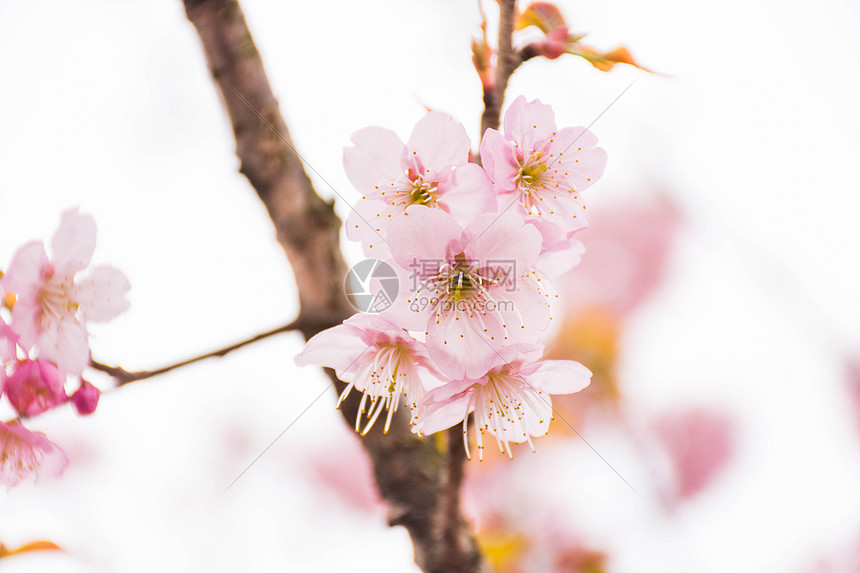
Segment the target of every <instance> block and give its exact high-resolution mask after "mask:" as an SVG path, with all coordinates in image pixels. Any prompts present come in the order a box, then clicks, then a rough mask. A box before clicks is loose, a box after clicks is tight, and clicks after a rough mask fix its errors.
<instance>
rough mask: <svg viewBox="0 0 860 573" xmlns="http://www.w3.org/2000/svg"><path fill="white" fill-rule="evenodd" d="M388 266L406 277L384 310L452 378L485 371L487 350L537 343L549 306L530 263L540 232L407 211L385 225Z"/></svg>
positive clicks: (500, 221) (499, 221) (505, 222)
mask: <svg viewBox="0 0 860 573" xmlns="http://www.w3.org/2000/svg"><path fill="white" fill-rule="evenodd" d="M388 241H389V245H390V247H391V253H392V256H393V257H394V261H395V262H396V263H397V265H398V266H399V267H400V268H401V269H402V270H404V271H406V272H408V273H410V275H409V276H408V277H406V278H405V279H404V280H403V281H402V282H405V283H406V284H405V285H404V284H401V291H402V290H403V289H404V287H405V288H406V289H407V290H408V293H406V294H402V295H401V296H399V297H398V298H397V300H396V301H395V303H394V304H393V305H392V306H391V307H390V308H389V309H387V310H386V311H385V313H384V314H385V315H386V316H387V317H388V318H389V319H390V320H392V321H394V322H395V323H397V324H398V325H400V326H402V327H404V328H407V329H410V330H417V331H422V332H424V333H425V335H426V342H427V348H428V350H429V351H430V353H431V355H432V356H433V360H434V361H435V362H436V364H437V365H438V366H439V368H440V369H441V370H442V372H444V373H445V374H446V375H447V376H450V377H452V378H461V377H476V376H481V375H483V374H484V373H485V372H486V370H487V363H488V361H491V360H492V357H493V355H494V353H495V351H494V349H496V348H498V347H500V346H501V345H502V344H505V343H510V342H536V341H537V336H538V332H540V331H542V330H544V329H546V328H547V326H548V325H549V319H550V317H549V304H548V302H547V295H545V294H544V292H543V290H542V288H541V279H540V278H539V277H537V276H536V274H535V272H534V265H535V262H536V260H537V258H538V255H539V254H540V252H541V236H540V233H539V232H538V231H537V230H536V229H535V228H534V227H533V226H532V225H526V224H524V222H523V220H522V219H521V218H519V217H517V216H515V215H513V214H510V213H502V214H495V213H487V214H484V215H482V216H480V217H478V218H477V219H475V220H474V221H473V222H472V223H471V224H469V225H468V226H466V228H465V229H464V228H462V227H460V225H458V224H457V222H456V221H454V219H453V217H451V216H450V215H448V214H447V213H445V212H443V211H440V210H431V209H423V208H420V207H410V208H408V209H407V210H406V212H405V216H404V217H401V218H400V219H398V220H397V221H394V222H392V223H391V225H390V226H389V230H388Z"/></svg>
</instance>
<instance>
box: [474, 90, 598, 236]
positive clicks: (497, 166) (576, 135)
mask: <svg viewBox="0 0 860 573" xmlns="http://www.w3.org/2000/svg"><path fill="white" fill-rule="evenodd" d="M504 129H505V133H504V135H503V134H502V133H500V132H498V131H496V130H494V129H488V130H487V131H486V132H485V133H484V138H483V140H482V141H481V161H482V162H483V165H484V169H486V172H487V174H488V175H489V177H490V179H491V180H492V182H493V184H494V187H495V191H496V193H498V195H499V208H500V209H506V208H507V207H508V206H512V208H511V210H513V211H515V212H518V213H520V214H522V215H538V216H541V217H550V218H554V219H557V220H559V221H561V224H562V225H564V226H565V227H568V226H573V227H579V226H581V221H580V220H581V219H582V218H583V217H584V209H585V206H584V205H583V204H582V200H581V198H580V195H579V194H580V193H581V192H582V191H584V190H585V189H587V188H588V187H589V186H590V185H592V184H593V183H594V182H595V181H597V180H598V179H599V178H600V176H601V175H603V171H604V169H605V168H606V152H605V151H604V150H603V149H602V148H600V147H597V137H596V136H595V135H594V134H593V133H591V132H590V131H588V130H587V129H585V128H584V127H567V128H564V129H560V130H559V129H557V128H556V124H555V113H554V112H553V111H552V108H551V107H550V106H548V105H546V104H543V103H541V102H540V101H539V100H534V101H530V102H527V101H526V99H525V98H524V97H523V96H520V97H518V98H517V99H516V100H514V102H513V103H512V104H511V107H510V108H509V109H508V111H507V113H506V114H505V121H504Z"/></svg>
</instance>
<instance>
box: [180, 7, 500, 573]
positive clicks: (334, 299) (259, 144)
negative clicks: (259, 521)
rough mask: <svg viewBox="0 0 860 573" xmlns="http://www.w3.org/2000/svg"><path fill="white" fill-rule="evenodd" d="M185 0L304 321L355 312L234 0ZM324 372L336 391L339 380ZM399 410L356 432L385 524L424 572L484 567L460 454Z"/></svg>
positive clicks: (320, 325)
mask: <svg viewBox="0 0 860 573" xmlns="http://www.w3.org/2000/svg"><path fill="white" fill-rule="evenodd" d="M183 1H184V3H185V10H186V13H187V15H188V19H189V20H190V21H191V23H192V24H193V25H194V27H195V28H196V30H197V33H198V35H199V36H200V40H201V42H202V44H203V49H204V52H205V54H206V59H207V61H208V63H209V67H210V71H211V73H212V77H213V78H214V80H215V84H216V86H217V87H218V89H219V91H220V92H221V95H222V97H223V99H224V104H225V106H226V108H227V113H228V115H229V118H230V122H231V124H232V127H233V133H234V136H235V138H236V154H237V155H238V156H239V159H240V160H241V172H242V173H243V174H244V175H245V176H246V177H247V178H248V181H249V182H250V183H251V185H252V186H253V187H254V189H255V190H256V192H257V195H258V196H259V198H260V200H261V201H262V202H263V204H264V205H265V206H266V209H267V210H268V212H269V216H270V217H271V219H272V223H273V224H274V226H275V230H276V233H277V237H278V241H279V242H280V244H281V246H282V248H283V249H284V252H285V253H286V255H287V258H288V259H289V261H290V263H291V265H292V268H293V273H294V275H295V279H296V284H297V287H298V291H299V298H300V308H301V311H300V313H299V319H300V320H307V323H306V324H308V325H311V324H313V325H314V326H313V327H310V326H308V327H307V328H305V329H303V330H302V332H303V334H304V335H305V337H306V338H307V337H310V336H312V335H313V334H315V333H316V332H319V331H320V330H323V329H324V328H326V327H327V326H333V325H335V324H338V323H340V322H341V321H342V320H343V319H344V318H346V317H348V316H349V315H350V314H352V310H351V308H350V307H349V305H348V304H347V302H346V298H345V295H344V293H343V289H342V284H343V279H344V277H345V276H346V264H345V262H344V259H343V255H342V254H341V251H340V247H339V229H340V224H341V222H340V220H339V219H338V217H337V215H335V213H334V210H333V208H332V205H331V204H330V203H326V202H325V201H323V200H322V199H321V198H320V197H319V196H318V195H317V194H316V192H315V191H314V189H313V186H312V184H311V182H310V180H309V179H308V177H307V175H306V174H305V171H304V169H303V167H302V160H301V158H300V157H299V156H298V155H297V154H296V152H295V150H294V149H293V144H292V143H291V140H290V136H289V132H288V131H287V127H286V123H285V122H284V119H283V117H282V116H281V114H280V111H279V110H278V103H277V101H276V100H275V96H274V94H273V93H272V90H271V87H270V85H269V82H268V79H267V78H266V73H265V70H264V68H263V62H262V60H261V58H260V54H259V52H258V51H257V48H256V46H255V45H254V41H253V39H252V38H251V34H250V32H249V31H248V28H247V25H246V23H245V18H244V16H243V14H242V10H241V8H240V7H239V4H238V1H237V0H183ZM327 372H328V374H329V376H331V377H332V379H333V380H334V381H335V382H336V384H335V386H336V388H337V390H338V391H339V392H340V391H342V390H343V388H344V385H343V383H342V382H340V381H339V380H337V378H336V377H335V375H334V373H333V372H331V371H330V370H327ZM358 405H359V397H358V393H353V395H352V396H351V398H350V399H348V400H345V401H344V403H343V404H341V411H342V413H343V416H344V417H345V419H346V420H347V421H348V423H350V425H352V424H353V423H354V421H355V416H356V415H357V413H358ZM400 414H401V415H399V416H396V417H395V420H394V422H393V424H392V427H391V429H390V431H389V432H388V435H385V436H383V435H382V432H381V431H380V430H379V426H376V427H375V428H374V430H373V431H371V432H370V433H368V435H367V436H365V437H364V439H363V440H362V444H363V445H364V446H365V448H366V449H367V451H368V454H369V455H370V458H371V460H372V462H373V467H374V472H375V474H376V481H377V484H378V485H379V490H380V494H381V496H382V497H383V499H385V500H386V502H387V503H388V505H389V511H388V515H389V523H390V524H391V525H403V526H404V527H406V529H407V530H408V531H409V535H410V537H411V539H412V543H413V546H414V548H415V562H416V563H417V564H418V566H419V567H421V568H422V569H423V570H424V571H426V572H428V573H473V572H479V571H483V561H482V558H481V555H480V552H479V550H478V547H477V543H476V541H475V538H474V536H473V535H472V533H471V531H470V529H469V527H468V525H467V524H466V522H465V520H464V519H463V517H462V516H461V512H460V507H459V487H460V483H461V478H462V471H463V468H462V461H460V462H457V461H456V460H454V459H453V458H451V460H450V463H447V464H446V463H444V459H443V458H444V457H443V455H442V453H441V452H440V451H439V450H438V449H437V448H436V447H435V445H434V443H435V440H434V438H425V439H419V438H418V437H417V436H416V435H415V434H413V433H412V432H411V431H410V428H409V426H408V422H407V419H406V418H407V417H406V416H405V415H403V413H402V412H401V413H400Z"/></svg>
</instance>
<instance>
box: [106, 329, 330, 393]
mask: <svg viewBox="0 0 860 573" xmlns="http://www.w3.org/2000/svg"><path fill="white" fill-rule="evenodd" d="M314 328H317V327H316V326H314V325H312V324H306V323H305V322H304V321H302V320H294V321H293V322H290V323H288V324H285V325H283V326H279V327H278V328H273V329H272V330H267V331H266V332H261V333H260V334H257V335H254V336H252V337H251V338H246V339H245V340H242V341H240V342H237V343H236V344H231V345H230V346H225V347H224V348H220V349H218V350H213V351H212V352H207V353H206V354H201V355H200V356H195V357H194V358H189V359H188V360H183V361H182V362H176V363H175V364H171V365H170V366H164V367H163V368H157V369H155V370H136V371H129V370H126V369H125V368H122V367H121V366H108V365H107V364H104V363H102V362H99V361H97V360H92V359H90V367H91V368H93V369H95V370H98V371H100V372H104V373H105V374H109V375H110V376H113V377H114V378H115V379H116V381H117V382H118V383H119V385H120V386H124V385H126V384H129V383H131V382H137V381H138V380H146V379H147V378H152V377H154V376H160V375H162V374H167V373H168V372H170V371H171V370H176V369H177V368H182V367H184V366H189V365H191V364H194V363H196V362H200V361H201V360H206V359H207V358H221V357H224V356H227V354H229V353H231V352H233V351H234V350H239V349H240V348H242V347H245V346H248V345H249V344H253V343H255V342H259V341H261V340H264V339H266V338H269V337H270V336H275V335H276V334H281V333H284V332H291V331H294V330H298V331H300V332H303V331H305V330H312V329H314Z"/></svg>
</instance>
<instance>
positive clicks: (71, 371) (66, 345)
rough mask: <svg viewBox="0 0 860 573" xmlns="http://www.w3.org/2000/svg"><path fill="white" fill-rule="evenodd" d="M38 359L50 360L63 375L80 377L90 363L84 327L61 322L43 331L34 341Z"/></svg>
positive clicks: (69, 321)
mask: <svg viewBox="0 0 860 573" xmlns="http://www.w3.org/2000/svg"><path fill="white" fill-rule="evenodd" d="M36 349H37V350H38V353H39V358H42V359H45V360H50V361H51V362H54V363H55V364H56V365H57V368H59V369H60V372H62V373H63V374H64V375H71V376H80V375H81V373H82V372H83V371H84V368H86V367H87V365H88V364H89V362H90V345H89V337H88V335H87V328H86V325H85V324H83V323H80V322H76V321H72V320H61V321H59V322H58V323H56V324H54V325H53V326H52V327H51V328H47V329H45V331H44V332H42V334H41V335H40V336H39V338H38V340H37V341H36Z"/></svg>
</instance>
